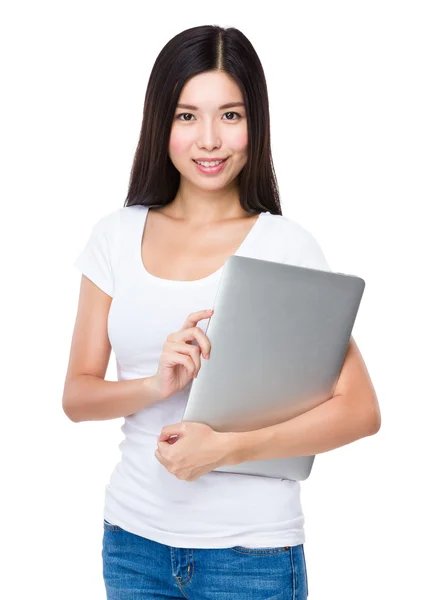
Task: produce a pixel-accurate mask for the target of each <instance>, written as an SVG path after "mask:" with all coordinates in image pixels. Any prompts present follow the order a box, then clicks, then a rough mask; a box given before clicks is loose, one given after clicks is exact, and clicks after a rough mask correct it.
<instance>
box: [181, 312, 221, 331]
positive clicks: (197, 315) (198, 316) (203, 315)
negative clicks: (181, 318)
mask: <svg viewBox="0 0 432 600" xmlns="http://www.w3.org/2000/svg"><path fill="white" fill-rule="evenodd" d="M212 314H213V309H212V308H210V309H208V310H199V311H198V312H193V313H191V314H190V315H188V316H187V317H186V320H185V322H184V323H183V327H182V328H181V329H189V328H190V327H195V325H196V324H197V323H198V321H201V320H202V319H208V318H209V317H210V316H211V315H212Z"/></svg>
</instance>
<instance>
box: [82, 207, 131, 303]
mask: <svg viewBox="0 0 432 600" xmlns="http://www.w3.org/2000/svg"><path fill="white" fill-rule="evenodd" d="M119 218H120V213H119V211H114V212H112V213H109V214H108V215H105V216H104V217H102V218H101V219H99V221H97V222H96V223H95V224H94V225H93V227H92V230H91V233H90V235H89V237H88V239H87V242H86V244H85V246H84V248H83V249H82V250H81V252H80V253H79V255H78V257H77V258H76V259H75V262H74V267H76V268H77V269H78V270H79V271H81V273H83V274H84V275H85V276H86V277H88V278H89V279H91V281H93V283H95V284H96V285H97V286H98V288H100V289H101V290H102V291H104V292H105V293H106V294H108V295H109V296H111V298H113V297H114V283H115V268H116V265H117V260H118V243H119V242H118V236H119Z"/></svg>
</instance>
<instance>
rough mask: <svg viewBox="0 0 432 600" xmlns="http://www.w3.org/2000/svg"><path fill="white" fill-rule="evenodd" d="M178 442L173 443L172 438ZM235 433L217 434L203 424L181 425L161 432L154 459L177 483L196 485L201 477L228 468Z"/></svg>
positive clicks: (184, 423)
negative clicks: (187, 482)
mask: <svg viewBox="0 0 432 600" xmlns="http://www.w3.org/2000/svg"><path fill="white" fill-rule="evenodd" d="M174 435H175V436H177V439H175V438H174V439H170V440H169V441H168V438H170V436H174ZM233 435H235V434H233V433H221V432H217V431H214V430H213V429H212V428H211V427H209V426H208V425H205V424H204V423H191V422H189V421H182V422H181V423H176V424H175V425H167V426H165V427H163V428H162V431H161V434H160V436H159V440H158V449H157V450H156V452H155V456H156V458H157V459H158V461H159V462H160V463H161V464H162V465H163V466H164V467H165V468H166V469H167V470H168V471H169V472H170V473H172V474H173V475H175V476H176V477H177V478H178V479H185V480H186V481H196V480H197V479H198V478H199V477H201V475H204V474H205V473H208V472H209V471H212V470H213V469H216V468H217V467H220V466H222V465H224V464H225V465H226V464H229V462H227V461H228V460H229V458H228V457H229V456H230V453H231V441H232V439H233V438H232V436H233Z"/></svg>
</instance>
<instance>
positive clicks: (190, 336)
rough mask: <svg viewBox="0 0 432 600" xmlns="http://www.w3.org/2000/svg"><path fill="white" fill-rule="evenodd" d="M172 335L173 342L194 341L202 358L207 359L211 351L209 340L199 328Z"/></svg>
mask: <svg viewBox="0 0 432 600" xmlns="http://www.w3.org/2000/svg"><path fill="white" fill-rule="evenodd" d="M174 335H175V337H174V340H175V341H182V342H189V341H195V340H196V341H197V343H198V347H199V348H200V350H201V352H202V355H203V356H204V358H209V355H210V350H211V344H210V340H209V339H208V337H207V336H206V334H205V333H204V331H203V330H202V329H201V328H200V327H191V328H190V329H184V330H183V329H181V330H180V331H177V332H176V333H175V334H174Z"/></svg>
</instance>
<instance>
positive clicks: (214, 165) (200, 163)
mask: <svg viewBox="0 0 432 600" xmlns="http://www.w3.org/2000/svg"><path fill="white" fill-rule="evenodd" d="M195 162H196V163H198V164H199V165H202V166H203V167H216V165H220V164H221V162H223V160H218V161H213V162H200V161H199V160H196V161H195Z"/></svg>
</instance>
